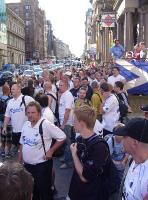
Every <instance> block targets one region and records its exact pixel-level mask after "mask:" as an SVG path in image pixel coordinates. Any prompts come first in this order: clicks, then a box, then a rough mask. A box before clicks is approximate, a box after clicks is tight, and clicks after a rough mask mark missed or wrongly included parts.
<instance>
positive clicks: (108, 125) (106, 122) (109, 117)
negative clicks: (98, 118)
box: [100, 83, 120, 136]
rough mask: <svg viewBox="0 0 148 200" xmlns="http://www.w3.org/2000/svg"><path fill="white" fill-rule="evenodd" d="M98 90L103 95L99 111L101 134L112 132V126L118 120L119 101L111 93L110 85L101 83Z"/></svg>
mask: <svg viewBox="0 0 148 200" xmlns="http://www.w3.org/2000/svg"><path fill="white" fill-rule="evenodd" d="M100 90H101V93H102V97H103V102H102V104H101V108H100V113H101V114H102V125H103V136H105V135H108V134H113V128H114V127H115V125H116V124H117V123H118V121H119V117H120V112H119V102H118V100H117V98H116V96H115V95H114V94H112V93H111V91H112V86H111V85H110V84H108V83H102V84H101V85H100Z"/></svg>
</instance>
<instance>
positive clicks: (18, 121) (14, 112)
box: [5, 94, 34, 133]
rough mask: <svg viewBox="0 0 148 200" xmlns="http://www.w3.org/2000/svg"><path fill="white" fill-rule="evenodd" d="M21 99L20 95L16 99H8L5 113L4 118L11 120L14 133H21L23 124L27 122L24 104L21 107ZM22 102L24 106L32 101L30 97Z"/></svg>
mask: <svg viewBox="0 0 148 200" xmlns="http://www.w3.org/2000/svg"><path fill="white" fill-rule="evenodd" d="M22 97H23V95H22V94H21V95H20V96H19V97H18V98H17V99H14V98H13V99H10V100H9V102H8V105H7V108H6V112H5V116H6V117H10V118H11V124H12V130H13V132H14V133H17V132H21V131H22V127H23V125H24V122H25V121H27V116H26V115H25V106H24V104H22V105H21V103H22ZM24 100H25V103H26V105H27V104H29V103H30V102H31V101H34V99H33V98H32V97H30V96H25V99H24ZM20 105H21V106H20Z"/></svg>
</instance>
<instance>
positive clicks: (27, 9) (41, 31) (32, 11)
mask: <svg viewBox="0 0 148 200" xmlns="http://www.w3.org/2000/svg"><path fill="white" fill-rule="evenodd" d="M7 5H8V7H9V8H10V9H12V10H13V11H14V12H16V14H18V15H19V16H20V17H21V18H22V19H23V20H24V22H25V35H26V38H25V50H26V59H43V58H44V57H45V56H46V55H45V54H46V52H45V51H46V50H45V49H46V48H45V21H46V20H45V13H44V11H43V10H41V9H40V8H39V2H38V0H21V2H20V3H9V4H7Z"/></svg>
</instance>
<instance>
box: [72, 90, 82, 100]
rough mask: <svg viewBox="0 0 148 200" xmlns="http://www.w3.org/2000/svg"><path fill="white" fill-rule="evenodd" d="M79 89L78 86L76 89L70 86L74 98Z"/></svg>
mask: <svg viewBox="0 0 148 200" xmlns="http://www.w3.org/2000/svg"><path fill="white" fill-rule="evenodd" d="M79 89H80V88H77V89H75V88H72V89H71V90H70V92H71V94H72V96H73V97H74V98H75V99H76V98H77V97H78V92H79Z"/></svg>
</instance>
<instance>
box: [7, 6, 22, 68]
mask: <svg viewBox="0 0 148 200" xmlns="http://www.w3.org/2000/svg"><path fill="white" fill-rule="evenodd" d="M24 62H25V24H24V21H23V20H22V19H21V18H20V17H19V16H18V15H16V13H15V12H13V11H12V10H11V9H9V8H7V63H13V64H17V65H20V64H23V63H24Z"/></svg>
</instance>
